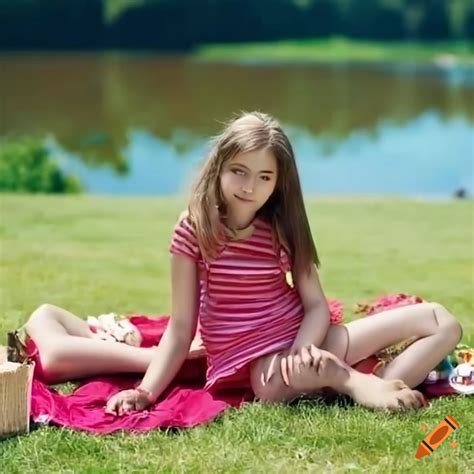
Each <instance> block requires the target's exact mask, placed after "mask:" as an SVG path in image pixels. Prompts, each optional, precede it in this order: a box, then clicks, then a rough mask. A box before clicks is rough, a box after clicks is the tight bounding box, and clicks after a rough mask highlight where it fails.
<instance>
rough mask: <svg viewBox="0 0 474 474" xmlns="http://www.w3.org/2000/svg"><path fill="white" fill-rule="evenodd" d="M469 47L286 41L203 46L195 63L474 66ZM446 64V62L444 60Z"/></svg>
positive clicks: (463, 43)
mask: <svg viewBox="0 0 474 474" xmlns="http://www.w3.org/2000/svg"><path fill="white" fill-rule="evenodd" d="M472 51H473V43H472V42H469V41H449V42H430V43H424V42H416V41H406V42H401V41H394V42H375V41H357V40H351V39H347V38H337V37H335V38H329V39H309V40H286V41H275V42H269V43H245V44H243V43H241V44H220V45H212V44H211V45H206V46H203V47H201V48H199V49H198V50H197V52H196V54H195V56H196V58H198V59H206V60H223V61H226V60H229V61H295V62H300V61H301V62H318V61H320V62H345V61H347V62H356V61H357V62H359V61H360V62H401V63H402V62H421V63H433V62H443V57H444V58H445V59H444V61H446V56H447V55H448V56H450V57H451V59H452V60H454V61H456V62H459V63H461V64H471V65H474V56H473V54H472ZM448 61H449V59H448Z"/></svg>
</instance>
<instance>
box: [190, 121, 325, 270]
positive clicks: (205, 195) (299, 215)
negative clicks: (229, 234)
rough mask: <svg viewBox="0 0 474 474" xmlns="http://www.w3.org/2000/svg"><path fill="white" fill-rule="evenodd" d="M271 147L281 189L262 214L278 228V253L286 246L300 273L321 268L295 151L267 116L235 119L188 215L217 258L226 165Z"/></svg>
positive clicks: (216, 146)
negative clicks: (222, 181)
mask: <svg viewBox="0 0 474 474" xmlns="http://www.w3.org/2000/svg"><path fill="white" fill-rule="evenodd" d="M264 148H268V149H270V150H271V151H272V152H273V154H274V156H275V158H276V160H277V166H278V177H277V183H276V186H275V189H274V191H273V193H272V195H271V196H270V198H269V199H268V200H267V202H266V203H265V204H264V205H263V206H262V207H261V208H260V209H259V210H258V211H257V216H258V217H260V218H262V219H263V220H265V221H266V222H268V223H269V224H270V225H271V227H272V230H273V243H274V247H275V250H277V251H278V249H279V246H280V245H281V246H283V247H284V248H285V250H286V251H287V252H288V253H289V256H290V259H291V260H292V262H293V264H292V269H293V270H294V271H296V272H300V271H305V272H308V273H309V271H310V270H311V265H312V263H313V262H314V263H315V264H316V266H317V267H319V266H320V261H319V257H318V253H317V251H316V246H315V245H314V242H313V238H312V235H311V229H310V226H309V222H308V217H307V215H306V209H305V206H304V202H303V193H302V191H301V185H300V180H299V176H298V171H297V167H296V161H295V156H294V152H293V148H292V146H291V144H290V141H289V140H288V137H287V136H286V134H285V133H284V132H283V130H282V129H281V127H280V124H279V123H278V122H277V121H276V120H275V119H274V118H272V117H271V116H269V115H267V114H263V113H261V112H250V113H248V112H243V113H242V114H241V115H240V116H238V117H237V118H234V119H232V120H231V121H229V122H228V123H227V124H226V126H225V128H224V130H223V131H222V133H221V134H220V135H218V136H216V137H215V138H214V140H213V143H212V148H211V150H210V153H209V155H208V157H207V160H206V161H205V163H204V166H203V167H202V169H201V171H200V174H199V176H198V178H197V180H196V182H195V184H194V186H193V188H192V194H191V198H190V202H189V205H188V213H189V217H190V220H191V222H192V225H193V226H194V229H195V232H196V236H197V239H198V243H199V247H200V250H201V254H202V256H203V258H204V259H205V260H206V261H211V260H213V259H214V258H215V257H216V256H217V253H218V250H219V247H220V245H221V244H222V239H223V238H224V233H223V225H222V222H221V219H222V218H223V217H225V216H226V205H225V202H224V199H223V195H222V192H221V189H220V175H221V172H222V169H223V166H224V164H225V163H226V162H227V161H228V160H231V159H232V158H233V157H234V156H235V155H236V154H237V153H245V152H249V151H255V150H260V149H264Z"/></svg>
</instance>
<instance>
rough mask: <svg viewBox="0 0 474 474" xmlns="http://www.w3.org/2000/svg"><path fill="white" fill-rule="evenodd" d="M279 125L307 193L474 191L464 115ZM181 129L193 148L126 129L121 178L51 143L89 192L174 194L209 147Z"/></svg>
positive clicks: (471, 140) (471, 143) (183, 188)
mask: <svg viewBox="0 0 474 474" xmlns="http://www.w3.org/2000/svg"><path fill="white" fill-rule="evenodd" d="M285 128H286V129H287V131H288V134H289V136H290V139H291V140H292V142H293V144H294V149H295V153H296V156H297V161H298V167H299V171H300V175H301V179H302V186H303V190H304V192H306V193H310V194H324V195H328V194H359V193H361V194H382V195H383V194H391V195H415V196H416V195H422V196H432V197H446V196H449V195H452V193H453V192H454V190H455V189H458V188H460V187H462V188H464V189H466V190H467V191H468V193H469V194H470V195H472V194H473V193H474V186H473V169H472V168H473V155H472V151H473V149H474V129H473V127H472V125H470V124H469V123H468V122H467V121H466V120H465V119H462V118H453V119H448V120H445V119H443V118H442V117H441V116H440V115H439V114H438V113H437V112H426V113H424V114H422V115H420V116H419V117H417V118H415V119H413V120H410V121H409V122H408V123H406V124H405V125H399V124H397V123H395V122H392V121H384V122H382V123H380V124H379V125H378V126H377V127H375V129H374V130H373V131H371V132H367V131H364V130H361V131H354V132H352V133H351V134H349V135H348V136H347V137H345V138H342V139H337V140H336V139H334V138H318V136H316V135H314V134H313V133H311V132H310V131H309V130H307V129H303V128H300V127H296V126H292V125H291V124H287V125H286V127H285ZM180 134H181V135H182V136H187V135H191V136H192V137H193V140H192V143H193V146H192V147H190V148H189V147H188V148H185V149H182V150H180V151H179V153H178V151H177V146H178V147H179V142H178V145H177V144H176V142H175V141H173V140H169V141H165V140H163V139H160V138H158V137H155V136H153V135H152V134H151V133H150V132H149V131H145V130H140V129H134V130H132V131H131V132H130V133H129V143H128V145H127V147H126V148H125V150H124V152H123V154H124V156H125V157H126V160H127V162H128V173H127V174H126V175H125V176H123V175H120V174H118V173H116V172H115V171H114V170H113V169H111V168H110V167H107V166H102V167H99V168H94V169H91V168H90V167H87V166H86V165H84V163H83V162H82V161H81V159H80V158H79V157H74V156H73V155H71V154H70V153H68V152H66V151H64V150H63V149H61V147H60V145H59V144H57V143H55V142H54V141H52V142H51V144H50V146H51V148H52V149H53V150H54V151H55V155H56V156H58V157H60V158H61V163H62V166H63V168H64V169H65V170H67V171H70V172H73V173H75V174H77V175H78V176H79V177H80V179H81V181H82V182H83V183H84V184H85V185H86V187H87V189H88V190H89V192H92V193H111V194H174V193H178V192H187V191H188V190H189V186H190V183H191V182H192V180H193V178H194V177H195V175H196V172H197V169H198V168H199V166H200V163H201V160H202V158H203V157H204V156H205V155H206V152H207V149H208V142H207V138H206V137H202V138H200V139H199V138H198V137H196V136H194V135H192V134H190V133H189V134H187V133H186V132H185V131H184V130H183V131H181V132H180ZM187 143H188V145H189V142H187ZM178 156H179V157H178Z"/></svg>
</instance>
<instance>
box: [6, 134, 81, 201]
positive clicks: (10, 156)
mask: <svg viewBox="0 0 474 474" xmlns="http://www.w3.org/2000/svg"><path fill="white" fill-rule="evenodd" d="M0 191H8V192H24V193H76V192H79V191H81V185H80V183H79V181H78V180H77V179H76V178H75V177H74V176H69V175H66V174H65V173H64V172H63V171H62V170H61V169H60V167H59V165H58V163H57V161H55V160H54V158H53V157H52V156H51V154H50V152H49V151H48V149H47V147H46V146H45V145H44V143H43V141H42V140H41V139H39V138H36V137H22V138H19V139H11V138H8V139H7V138H3V139H1V140H0Z"/></svg>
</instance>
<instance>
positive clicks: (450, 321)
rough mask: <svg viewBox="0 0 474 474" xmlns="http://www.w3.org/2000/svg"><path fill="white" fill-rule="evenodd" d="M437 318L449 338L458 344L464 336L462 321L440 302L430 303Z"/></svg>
mask: <svg viewBox="0 0 474 474" xmlns="http://www.w3.org/2000/svg"><path fill="white" fill-rule="evenodd" d="M429 304H430V305H431V309H432V310H433V313H434V315H435V318H436V322H437V324H438V326H439V328H440V331H442V332H443V335H445V336H446V337H447V338H449V339H450V340H452V341H453V342H454V343H455V344H457V343H458V342H459V341H460V340H461V339H462V336H463V329H462V326H461V324H460V322H459V321H458V320H457V319H456V318H455V317H454V316H453V315H452V313H451V312H449V311H448V310H447V309H446V307H445V306H443V305H442V304H440V303H429Z"/></svg>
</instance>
